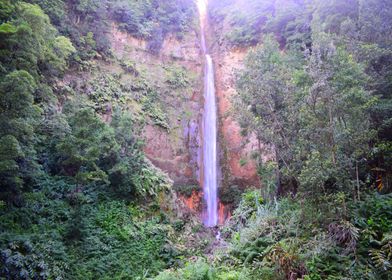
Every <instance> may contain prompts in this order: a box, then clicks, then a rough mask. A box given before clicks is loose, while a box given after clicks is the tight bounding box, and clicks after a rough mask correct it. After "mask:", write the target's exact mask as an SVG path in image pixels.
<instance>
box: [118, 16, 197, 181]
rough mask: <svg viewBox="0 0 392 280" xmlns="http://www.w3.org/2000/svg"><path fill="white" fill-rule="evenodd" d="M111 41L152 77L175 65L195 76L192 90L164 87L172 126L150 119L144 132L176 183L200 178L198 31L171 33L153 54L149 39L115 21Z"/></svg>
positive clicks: (150, 151) (148, 148)
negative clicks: (166, 126) (144, 38)
mask: <svg viewBox="0 0 392 280" xmlns="http://www.w3.org/2000/svg"><path fill="white" fill-rule="evenodd" d="M111 42H112V49H113V50H114V54H115V56H116V57H117V58H118V59H119V60H132V61H135V62H136V63H138V64H142V65H144V66H145V67H147V73H148V75H149V76H151V77H152V79H156V80H160V79H161V78H162V77H160V76H161V75H162V73H161V72H160V71H159V69H160V68H165V67H168V66H172V65H175V66H181V67H184V69H186V71H187V72H189V73H192V74H193V75H194V76H195V77H194V79H195V82H194V83H193V84H192V87H191V89H190V90H185V89H184V90H183V92H180V93H176V94H174V91H173V92H171V91H170V89H169V90H163V91H166V92H165V94H164V95H163V96H162V95H161V98H162V101H163V102H162V103H163V104H164V107H165V108H164V109H165V110H167V112H168V123H169V125H170V129H169V130H167V129H164V128H162V127H159V126H157V125H154V124H151V123H148V124H147V125H146V127H145V130H144V134H143V135H144V137H145V141H146V145H145V149H144V151H145V153H146V155H147V157H148V158H149V159H150V160H151V161H152V162H153V163H154V164H155V165H156V166H157V167H159V168H160V169H162V170H163V171H165V172H167V173H168V175H169V176H170V178H171V179H172V180H173V181H174V183H175V184H189V183H191V182H195V181H198V180H199V169H200V165H199V162H200V154H199V147H200V143H201V139H200V131H199V127H200V126H199V124H200V119H201V113H202V111H201V110H202V95H203V94H202V84H201V79H202V77H201V75H202V65H201V63H200V61H201V56H200V45H199V39H198V35H197V32H196V31H191V32H188V33H187V34H186V35H185V37H184V38H183V39H182V40H181V41H180V40H178V39H177V38H175V37H174V36H168V37H167V38H166V39H165V41H164V42H163V45H162V47H161V49H160V50H159V52H158V53H157V54H151V52H150V51H149V50H148V44H147V42H146V41H144V40H140V39H136V38H134V37H132V36H130V35H129V34H128V33H126V32H123V31H121V30H119V28H118V27H117V26H116V25H115V24H113V27H112V38H111ZM154 76H156V77H154ZM160 86H161V85H158V87H160Z"/></svg>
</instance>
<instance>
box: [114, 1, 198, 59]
mask: <svg viewBox="0 0 392 280" xmlns="http://www.w3.org/2000/svg"><path fill="white" fill-rule="evenodd" d="M110 9H111V13H112V14H113V17H114V19H115V20H116V21H118V22H119V23H120V27H122V28H124V29H125V30H126V31H128V32H129V33H130V34H132V35H134V36H136V37H141V38H145V39H148V41H149V44H148V47H149V49H150V51H151V52H153V53H157V52H159V50H160V48H161V46H162V43H163V40H164V39H165V36H166V35H167V34H169V33H172V34H176V35H177V37H179V38H181V37H182V35H183V33H184V32H185V31H187V30H188V29H189V28H190V27H191V24H192V23H193V21H192V18H193V16H194V14H195V3H194V2H192V1H190V0H175V1H170V0H165V1H156V0H153V1H123V0H118V1H114V3H113V4H112V5H111V8H110Z"/></svg>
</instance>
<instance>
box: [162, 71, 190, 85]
mask: <svg viewBox="0 0 392 280" xmlns="http://www.w3.org/2000/svg"><path fill="white" fill-rule="evenodd" d="M166 82H167V83H168V84H169V85H170V87H172V88H173V89H178V88H185V87H187V86H188V85H189V84H190V81H189V77H188V73H187V72H186V70H185V68H183V67H181V68H180V67H170V68H168V73H167V78H166Z"/></svg>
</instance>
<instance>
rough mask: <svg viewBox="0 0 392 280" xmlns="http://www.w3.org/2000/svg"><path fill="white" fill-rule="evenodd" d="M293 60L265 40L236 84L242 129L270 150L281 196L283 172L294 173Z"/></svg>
mask: <svg viewBox="0 0 392 280" xmlns="http://www.w3.org/2000/svg"><path fill="white" fill-rule="evenodd" d="M292 58H294V57H290V56H288V55H285V54H282V53H281V52H280V50H279V44H278V42H277V41H276V40H275V39H274V38H273V36H272V35H269V36H266V37H265V38H264V41H263V44H262V45H261V46H259V47H256V48H255V49H254V50H253V51H251V52H250V53H249V55H248V57H247V59H246V62H245V70H244V71H243V72H242V73H241V74H240V77H239V79H238V82H237V90H238V92H239V95H238V99H237V108H238V112H239V118H240V125H241V126H242V127H243V128H244V129H246V130H248V131H249V132H251V133H252V132H254V133H256V136H257V138H258V140H259V142H261V143H264V144H267V145H269V146H270V147H271V150H272V151H273V153H274V158H275V160H276V162H277V163H278V164H277V165H276V173H275V175H276V183H277V193H278V194H281V193H282V189H281V181H282V178H281V171H282V169H285V172H286V174H290V173H291V171H292V168H291V166H290V162H291V161H292V153H293V151H292V145H293V144H292V142H293V141H294V138H295V137H296V135H295V134H293V131H294V129H295V126H296V124H295V122H296V119H295V116H293V114H294V104H293V97H294V93H295V88H294V84H293V83H292V81H291V80H292V77H291V71H294V67H293V65H292V64H293V63H292V62H291V61H289V59H292ZM244 108H246V109H245V110H244Z"/></svg>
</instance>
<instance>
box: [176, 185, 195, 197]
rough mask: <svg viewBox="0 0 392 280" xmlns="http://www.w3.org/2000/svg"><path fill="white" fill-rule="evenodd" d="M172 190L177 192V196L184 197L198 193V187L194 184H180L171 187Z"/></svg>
mask: <svg viewBox="0 0 392 280" xmlns="http://www.w3.org/2000/svg"><path fill="white" fill-rule="evenodd" d="M173 190H175V191H176V192H178V193H179V194H181V195H183V196H185V197H191V196H192V194H193V193H194V192H196V193H197V192H199V191H200V187H199V186H198V185H197V184H195V185H182V184H176V185H174V187H173Z"/></svg>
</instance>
